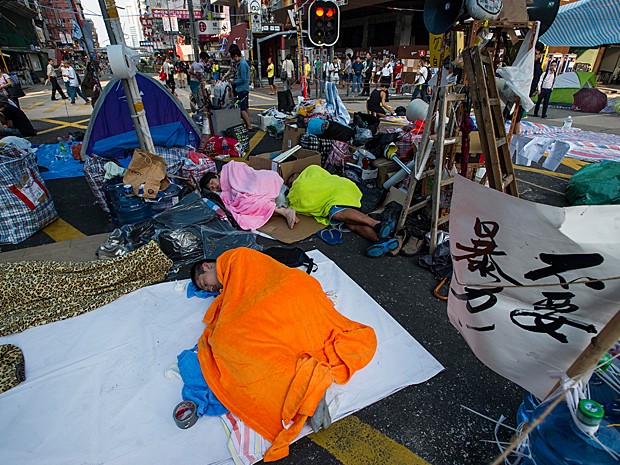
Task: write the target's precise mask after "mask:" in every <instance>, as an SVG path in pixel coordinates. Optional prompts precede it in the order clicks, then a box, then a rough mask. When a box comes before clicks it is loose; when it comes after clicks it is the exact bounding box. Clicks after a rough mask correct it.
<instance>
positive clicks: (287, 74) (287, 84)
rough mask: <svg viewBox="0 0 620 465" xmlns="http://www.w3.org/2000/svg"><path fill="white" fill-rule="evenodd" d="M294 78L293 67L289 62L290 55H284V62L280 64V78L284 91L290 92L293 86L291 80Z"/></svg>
mask: <svg viewBox="0 0 620 465" xmlns="http://www.w3.org/2000/svg"><path fill="white" fill-rule="evenodd" d="M294 76H295V65H294V64H293V62H292V61H291V55H290V54H288V55H286V60H284V62H283V63H282V72H281V76H280V77H281V78H282V82H284V90H290V89H291V87H292V86H293V78H294Z"/></svg>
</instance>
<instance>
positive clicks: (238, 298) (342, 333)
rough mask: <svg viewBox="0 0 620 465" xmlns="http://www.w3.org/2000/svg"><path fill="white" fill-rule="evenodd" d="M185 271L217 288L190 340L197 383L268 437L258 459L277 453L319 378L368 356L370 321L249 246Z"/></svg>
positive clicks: (335, 375)
mask: <svg viewBox="0 0 620 465" xmlns="http://www.w3.org/2000/svg"><path fill="white" fill-rule="evenodd" d="M190 276H191V279H192V281H193V283H194V284H195V285H196V287H198V288H200V289H202V290H205V291H209V292H215V291H218V290H219V291H220V295H219V296H218V297H216V298H215V300H214V301H213V303H212V304H211V306H210V307H209V309H208V310H207V312H206V314H205V316H204V318H203V322H204V323H205V325H206V326H205V329H204V331H203V333H202V336H201V337H200V339H199V340H198V360H199V362H200V368H201V371H202V374H203V375H204V379H205V381H206V383H207V385H208V386H209V388H210V390H211V391H212V392H213V394H214V395H215V397H216V398H217V399H218V400H219V401H220V402H221V403H222V404H223V405H224V407H226V408H227V409H228V410H230V411H231V412H232V413H233V414H234V415H236V416H238V417H239V418H240V419H241V420H242V421H243V422H244V423H245V424H246V425H248V426H249V427H250V428H252V429H253V430H254V431H256V432H257V433H258V434H260V435H261V436H262V437H264V438H265V439H266V440H267V441H269V442H270V443H271V447H270V448H269V449H268V450H267V452H266V453H265V462H271V461H275V460H279V459H281V458H283V457H285V456H286V455H288V449H289V444H290V443H291V441H293V440H294V439H295V438H296V437H297V435H298V434H299V432H300V431H301V428H302V427H303V425H304V424H305V423H306V420H307V419H308V418H309V417H311V416H313V415H314V414H315V413H316V412H317V411H318V409H317V406H318V405H319V403H320V402H321V400H322V399H323V398H324V396H325V393H326V391H327V390H328V388H329V387H330V386H331V385H332V384H333V383H337V384H345V383H347V382H348V381H349V380H350V379H351V377H352V376H354V374H355V373H356V372H357V371H358V370H361V369H363V368H364V367H365V366H366V365H368V364H369V363H370V361H371V360H372V358H373V357H374V354H375V351H376V348H377V338H376V335H375V332H374V330H373V329H372V328H371V327H369V326H366V325H364V324H361V323H358V322H355V321H352V320H349V319H348V318H346V317H344V316H343V315H342V314H341V313H339V312H338V311H337V310H336V309H335V308H334V304H333V303H332V302H331V301H330V300H329V298H328V297H327V296H326V294H325V292H324V291H323V289H322V288H321V284H320V283H319V282H318V281H317V280H316V279H315V278H314V277H312V276H310V275H308V274H307V273H306V272H304V271H302V270H299V269H295V268H288V267H287V266H285V265H283V264H281V263H279V262H277V261H276V260H274V259H273V258H271V257H269V256H267V255H265V254H263V253H261V252H258V251H256V250H251V249H246V248H237V249H232V250H228V251H226V252H224V253H223V254H222V255H220V256H219V257H218V258H217V260H215V261H212V260H211V261H209V260H203V261H200V262H198V263H195V264H194V265H193V266H192V269H191V273H190ZM248 276H251V279H248ZM324 426H327V425H324Z"/></svg>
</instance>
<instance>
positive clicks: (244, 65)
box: [230, 48, 292, 131]
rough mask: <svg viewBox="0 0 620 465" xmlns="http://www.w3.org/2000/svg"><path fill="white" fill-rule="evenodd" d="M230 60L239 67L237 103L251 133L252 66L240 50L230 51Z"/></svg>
mask: <svg viewBox="0 0 620 465" xmlns="http://www.w3.org/2000/svg"><path fill="white" fill-rule="evenodd" d="M230 58H232V59H233V60H234V61H235V62H236V63H237V65H238V66H237V79H235V85H236V89H237V102H238V104H239V110H241V119H243V122H244V123H245V126H246V127H247V128H248V131H251V130H252V122H251V120H250V65H248V62H247V61H246V59H245V58H243V54H242V53H241V50H239V49H238V48H234V49H231V50H230ZM289 58H290V55H289ZM291 64H292V63H291Z"/></svg>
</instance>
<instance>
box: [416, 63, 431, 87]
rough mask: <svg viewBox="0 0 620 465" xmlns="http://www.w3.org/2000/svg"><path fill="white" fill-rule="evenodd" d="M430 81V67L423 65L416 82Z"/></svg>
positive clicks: (424, 82)
mask: <svg viewBox="0 0 620 465" xmlns="http://www.w3.org/2000/svg"><path fill="white" fill-rule="evenodd" d="M427 81H428V68H427V67H426V66H422V67H421V68H420V71H419V74H418V77H417V78H416V80H415V83H416V84H426V83H427Z"/></svg>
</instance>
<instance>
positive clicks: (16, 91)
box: [6, 74, 26, 98]
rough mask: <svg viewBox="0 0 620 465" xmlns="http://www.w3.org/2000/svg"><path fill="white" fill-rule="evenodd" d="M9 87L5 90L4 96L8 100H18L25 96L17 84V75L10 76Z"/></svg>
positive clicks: (20, 86)
mask: <svg viewBox="0 0 620 465" xmlns="http://www.w3.org/2000/svg"><path fill="white" fill-rule="evenodd" d="M9 77H10V79H11V85H10V86H9V87H7V88H6V94H7V96H8V97H9V98H20V97H23V96H25V95H26V93H25V92H24V89H22V85H21V84H20V82H19V78H18V77H17V74H11V75H10V76H9Z"/></svg>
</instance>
